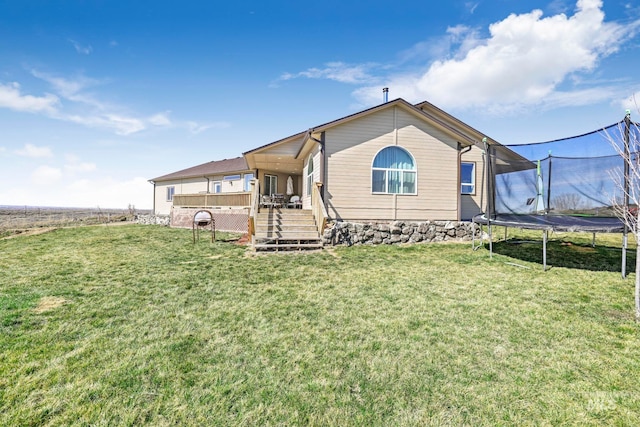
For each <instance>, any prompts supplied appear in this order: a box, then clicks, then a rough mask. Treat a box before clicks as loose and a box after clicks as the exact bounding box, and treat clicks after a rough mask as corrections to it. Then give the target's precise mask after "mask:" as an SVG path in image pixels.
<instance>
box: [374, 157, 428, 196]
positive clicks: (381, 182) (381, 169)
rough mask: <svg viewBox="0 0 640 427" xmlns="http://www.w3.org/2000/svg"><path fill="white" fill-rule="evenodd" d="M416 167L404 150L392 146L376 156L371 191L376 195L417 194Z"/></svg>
mask: <svg viewBox="0 0 640 427" xmlns="http://www.w3.org/2000/svg"><path fill="white" fill-rule="evenodd" d="M416 174H417V171H416V166H415V161H414V160H413V156H412V155H411V153H409V152H408V151H407V150H405V149H404V148H400V147H397V146H391V147H386V148H383V149H382V150H380V151H379V152H378V154H376V156H375V158H374V159H373V166H372V167H371V191H372V192H373V193H374V194H417V188H416V181H417V180H416Z"/></svg>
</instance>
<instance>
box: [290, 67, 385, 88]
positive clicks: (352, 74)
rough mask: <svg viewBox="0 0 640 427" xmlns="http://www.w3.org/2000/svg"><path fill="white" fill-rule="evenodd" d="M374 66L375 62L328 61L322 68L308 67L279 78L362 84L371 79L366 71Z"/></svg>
mask: <svg viewBox="0 0 640 427" xmlns="http://www.w3.org/2000/svg"><path fill="white" fill-rule="evenodd" d="M374 66H375V64H359V65H349V64H345V63H344V62H329V63H327V64H325V66H324V68H309V69H307V70H305V71H301V72H299V73H295V74H292V73H284V74H282V75H281V76H280V79H279V80H291V79H297V78H300V77H305V78H308V79H327V80H334V81H337V82H340V83H355V84H362V83H368V82H370V81H371V79H372V77H371V76H370V75H369V73H368V71H369V70H370V69H371V68H373V67H374Z"/></svg>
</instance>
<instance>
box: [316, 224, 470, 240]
mask: <svg viewBox="0 0 640 427" xmlns="http://www.w3.org/2000/svg"><path fill="white" fill-rule="evenodd" d="M473 233H475V235H476V237H479V236H480V226H479V225H477V224H473V223H471V222H455V221H425V222H404V221H392V222H388V223H353V222H335V223H332V224H330V225H329V226H328V227H327V228H326V229H325V231H324V234H323V240H324V244H325V245H348V246H351V245H380V244H385V245H391V244H395V243H418V242H444V241H469V240H471V239H472V237H473Z"/></svg>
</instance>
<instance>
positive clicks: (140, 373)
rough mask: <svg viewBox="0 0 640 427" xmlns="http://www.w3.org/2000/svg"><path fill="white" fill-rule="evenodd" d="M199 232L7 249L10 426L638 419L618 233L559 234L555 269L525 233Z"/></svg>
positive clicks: (3, 349) (4, 346) (0, 310)
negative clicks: (365, 241)
mask: <svg viewBox="0 0 640 427" xmlns="http://www.w3.org/2000/svg"><path fill="white" fill-rule="evenodd" d="M190 233H191V231H190V230H180V229H170V228H165V227H156V226H138V225H125V226H122V227H104V226H96V227H78V228H65V229H59V230H56V231H53V232H50V233H46V234H40V235H32V236H21V237H18V238H13V239H3V240H0V272H1V273H0V425H7V426H21V425H140V424H148V425H154V426H162V425H246V426H254V425H336V426H362V425H367V426H377V425H380V426H381V425H393V426H423V425H472V426H476V425H518V426H521V425H594V426H596V425H598V426H599V425H637V422H638V419H640V391H639V390H640V389H639V387H638V381H639V380H638V378H639V377H640V326H639V325H638V324H636V323H635V322H634V320H633V281H634V275H633V274H632V275H631V276H630V278H628V279H626V280H623V279H622V278H621V277H620V273H619V255H620V252H619V250H617V249H615V246H617V245H618V243H617V242H618V240H619V238H617V239H618V240H616V238H615V237H609V238H608V240H599V242H600V244H599V246H598V247H596V248H595V249H594V248H591V247H589V246H587V245H583V244H581V243H587V242H588V241H590V236H586V237H584V242H581V241H580V239H581V237H578V238H577V240H573V242H574V243H573V244H571V245H569V244H562V242H560V241H555V242H552V243H551V244H550V249H549V252H550V255H549V263H550V264H552V265H553V266H554V267H553V268H552V269H551V270H550V271H547V272H542V269H541V265H540V244H539V243H535V242H534V243H532V242H528V241H524V242H520V243H518V244H505V243H497V244H496V252H497V253H496V254H494V256H493V259H491V260H490V259H489V254H488V251H486V250H483V249H480V250H479V251H476V252H474V251H472V250H471V249H470V245H469V244H425V245H413V246H393V247H391V246H380V247H370V246H359V247H357V246H354V247H350V248H336V249H333V250H330V251H322V252H318V253H303V254H284V255H282V254H278V255H251V253H250V252H248V251H247V249H246V248H245V247H243V246H239V245H237V244H235V243H234V242H233V241H232V240H233V239H232V237H233V236H230V235H225V234H221V235H222V237H223V239H224V240H226V241H217V242H216V243H213V244H212V243H211V242H207V241H206V239H204V240H200V241H199V242H197V243H196V244H195V245H194V244H192V242H191V234H190ZM525 237H526V238H527V239H529V237H530V236H525ZM634 263H635V259H633V257H632V254H630V257H629V264H630V268H632V267H633V265H634Z"/></svg>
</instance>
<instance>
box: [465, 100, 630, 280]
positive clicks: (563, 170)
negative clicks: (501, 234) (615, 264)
mask: <svg viewBox="0 0 640 427" xmlns="http://www.w3.org/2000/svg"><path fill="white" fill-rule="evenodd" d="M639 129H640V128H639V126H638V123H634V122H632V121H631V119H630V112H629V111H627V114H626V116H625V118H624V119H623V120H622V121H620V122H618V123H614V124H613V125H610V126H607V127H605V128H602V129H599V130H596V131H593V132H589V133H585V134H582V135H579V136H574V137H570V138H563V139H557V140H553V141H546V142H541V143H533V144H511V145H488V144H487V143H486V140H485V141H484V150H485V162H484V163H485V171H484V174H485V176H486V177H488V179H487V184H486V189H485V191H486V197H485V201H486V209H485V212H484V213H483V214H480V215H477V216H475V217H474V218H473V222H474V223H475V224H478V225H480V228H482V226H487V227H488V231H489V233H488V236H489V250H490V253H491V254H493V244H492V243H493V242H492V226H501V227H505V232H506V229H507V228H520V229H528V230H541V231H542V232H543V248H542V252H543V268H544V270H546V269H547V240H548V234H549V232H552V233H553V232H587V233H592V234H593V245H595V235H596V233H622V235H623V239H622V275H623V277H624V276H625V275H626V249H627V234H628V226H627V224H625V221H623V220H622V219H621V218H620V216H622V217H623V218H624V217H625V215H627V216H628V218H629V220H630V221H635V220H636V217H637V216H636V215H629V212H633V213H634V214H635V213H636V212H635V209H636V206H630V196H631V198H632V199H633V200H637V198H638V197H640V182H638V175H640V174H638V173H637V171H638V170H639V165H640V156H639V155H638V152H639V150H640V130H639ZM625 159H630V162H626V161H625ZM630 167H632V168H633V169H632V171H633V172H634V173H630ZM481 236H482V233H481ZM482 244H483V237H481V240H480V245H478V246H476V239H475V236H474V242H473V245H474V249H477V248H478V247H480V246H481V245H482Z"/></svg>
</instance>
